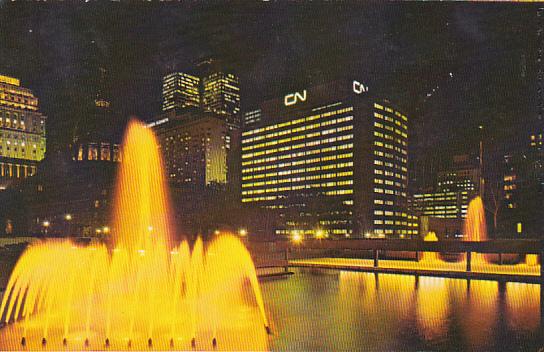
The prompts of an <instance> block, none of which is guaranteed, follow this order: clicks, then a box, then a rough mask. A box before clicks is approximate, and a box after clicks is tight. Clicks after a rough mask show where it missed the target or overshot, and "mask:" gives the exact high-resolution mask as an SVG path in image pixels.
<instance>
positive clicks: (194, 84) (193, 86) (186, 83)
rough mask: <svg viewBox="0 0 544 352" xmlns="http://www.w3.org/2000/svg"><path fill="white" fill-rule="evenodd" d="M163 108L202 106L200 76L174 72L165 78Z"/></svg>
mask: <svg viewBox="0 0 544 352" xmlns="http://www.w3.org/2000/svg"><path fill="white" fill-rule="evenodd" d="M162 97H163V102H162V110H163V111H167V110H170V109H185V108H187V107H194V108H198V107H200V78H198V77H196V76H193V75H190V74H187V73H183V72H173V73H170V74H168V75H166V76H164V78H163V83H162Z"/></svg>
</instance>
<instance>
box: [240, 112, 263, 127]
mask: <svg viewBox="0 0 544 352" xmlns="http://www.w3.org/2000/svg"><path fill="white" fill-rule="evenodd" d="M261 115H262V111H261V109H256V110H250V111H246V112H244V121H243V122H244V128H248V127H249V126H251V125H254V124H256V123H258V122H259V121H261Z"/></svg>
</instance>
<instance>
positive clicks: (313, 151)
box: [242, 135, 353, 166]
mask: <svg viewBox="0 0 544 352" xmlns="http://www.w3.org/2000/svg"><path fill="white" fill-rule="evenodd" d="M344 137H345V138H342V139H351V138H353V135H349V136H344ZM324 152H325V151H324V150H323V149H321V148H319V149H311V150H306V151H302V152H298V153H291V154H284V155H279V156H273V157H268V158H261V159H255V160H249V161H244V162H242V166H248V165H255V164H260V163H268V162H273V161H278V160H284V159H292V158H299V157H302V156H310V155H315V154H321V153H324ZM352 156H353V153H345V154H339V155H338V156H336V155H331V156H325V157H321V161H328V160H336V159H343V158H350V157H352Z"/></svg>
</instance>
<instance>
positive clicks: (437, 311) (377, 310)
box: [261, 268, 543, 351]
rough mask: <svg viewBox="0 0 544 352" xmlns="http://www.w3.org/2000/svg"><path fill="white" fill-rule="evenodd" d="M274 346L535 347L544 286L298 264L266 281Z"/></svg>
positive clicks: (539, 335)
mask: <svg viewBox="0 0 544 352" xmlns="http://www.w3.org/2000/svg"><path fill="white" fill-rule="evenodd" d="M261 287H262V290H263V296H264V301H265V304H266V306H267V310H268V311H269V312H270V317H271V319H272V320H273V327H274V331H275V333H274V335H273V336H271V346H270V347H271V349H272V350H278V351H281V350H298V351H306V350H350V351H354V350H359V351H361V350H363V351H365V350H368V351H393V350H394V351H414V350H431V351H445V350H446V351H470V350H473V351H514V350H516V351H525V350H527V351H537V350H538V348H540V347H541V346H542V343H541V339H542V338H543V336H542V333H541V310H540V299H541V298H540V285H535V284H520V283H504V284H499V283H498V282H496V281H479V280H471V281H470V283H469V282H468V281H467V280H461V279H445V278H431V277H423V276H421V277H419V278H416V277H415V276H412V275H392V274H374V273H362V272H351V271H340V270H332V269H331V270H329V269H307V268H304V269H295V275H292V276H291V277H289V278H286V279H276V280H267V281H264V282H262V284H261Z"/></svg>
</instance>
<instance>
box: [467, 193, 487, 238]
mask: <svg viewBox="0 0 544 352" xmlns="http://www.w3.org/2000/svg"><path fill="white" fill-rule="evenodd" d="M464 236H465V240H466V241H474V242H480V241H487V226H486V223H485V210H484V203H483V201H482V198H480V197H479V196H477V197H475V198H474V199H472V200H471V201H470V203H469V204H468V210H467V217H466V219H465V224H464Z"/></svg>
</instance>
